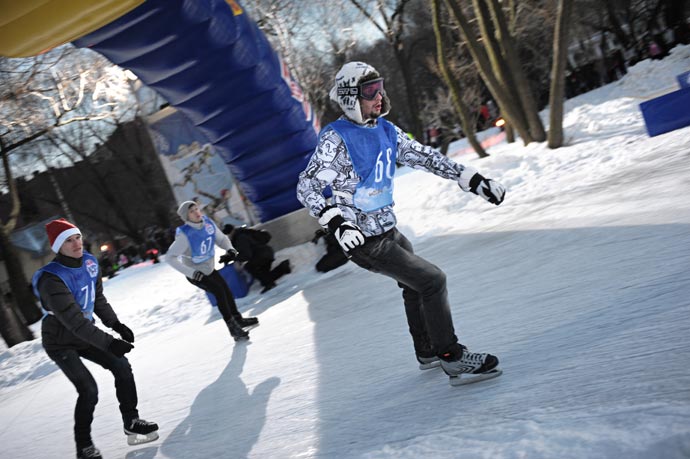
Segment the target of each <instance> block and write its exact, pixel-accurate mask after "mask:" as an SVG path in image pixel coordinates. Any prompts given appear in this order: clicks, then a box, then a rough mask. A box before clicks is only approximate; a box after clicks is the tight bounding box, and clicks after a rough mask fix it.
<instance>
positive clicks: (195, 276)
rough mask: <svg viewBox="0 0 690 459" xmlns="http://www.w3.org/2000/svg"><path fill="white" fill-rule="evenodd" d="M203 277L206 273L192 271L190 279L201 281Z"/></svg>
mask: <svg viewBox="0 0 690 459" xmlns="http://www.w3.org/2000/svg"><path fill="white" fill-rule="evenodd" d="M204 277H206V275H205V274H204V273H202V272H201V271H194V274H192V279H194V280H195V281H197V282H201V281H202V280H204Z"/></svg>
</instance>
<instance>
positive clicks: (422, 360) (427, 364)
mask: <svg viewBox="0 0 690 459" xmlns="http://www.w3.org/2000/svg"><path fill="white" fill-rule="evenodd" d="M417 362H419V369H420V370H430V369H432V368H436V367H438V366H440V365H441V360H440V359H439V358H438V357H436V356H435V355H421V354H417Z"/></svg>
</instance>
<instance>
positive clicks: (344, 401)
mask: <svg viewBox="0 0 690 459" xmlns="http://www.w3.org/2000/svg"><path fill="white" fill-rule="evenodd" d="M689 67H690V47H688V46H685V47H677V48H676V49H674V50H673V52H672V54H671V56H669V57H668V58H666V59H664V60H662V61H654V62H652V61H643V62H641V63H639V64H638V65H637V66H635V67H633V68H631V69H630V72H629V74H628V75H626V77H625V78H623V79H622V80H620V81H618V82H616V83H613V84H610V85H608V86H605V87H602V88H600V89H598V90H595V91H592V92H589V93H587V94H583V95H581V96H579V97H577V98H574V99H571V100H569V101H567V103H566V107H565V108H566V113H565V119H564V126H565V132H566V143H567V146H566V147H563V148H559V149H556V150H550V149H548V148H547V147H546V146H545V145H544V144H531V145H528V146H527V147H524V146H522V145H521V144H520V143H515V144H505V143H501V144H499V145H496V146H493V147H491V148H490V149H489V153H490V154H491V156H490V157H489V158H486V159H481V160H480V159H478V158H476V155H469V154H463V155H458V156H456V157H455V159H457V160H458V161H460V162H462V163H464V164H468V165H472V166H475V167H477V168H478V169H479V170H480V171H481V172H482V173H483V174H484V175H485V176H488V177H492V178H495V179H497V180H499V181H501V182H502V183H503V184H504V185H506V186H507V188H508V190H509V191H508V194H507V198H506V200H505V202H504V203H503V205H501V206H500V207H494V206H492V205H489V204H488V203H486V202H485V201H483V200H482V199H481V198H478V197H477V196H474V195H471V194H467V193H463V192H461V191H460V190H459V188H458V187H457V185H456V184H454V183H451V182H448V181H444V180H442V179H440V178H437V177H435V176H433V175H431V174H425V173H423V172H418V171H414V172H412V171H401V172H405V173H401V174H399V177H398V178H397V179H396V188H395V200H396V203H397V207H396V209H397V211H398V217H399V221H400V224H399V228H400V229H401V231H403V232H404V233H405V234H406V235H407V236H408V237H409V238H410V239H411V240H412V242H413V243H414V244H415V248H416V251H417V252H418V253H419V254H421V255H422V256H424V257H425V258H427V259H429V260H430V261H432V262H434V263H436V264H437V265H438V266H440V267H441V268H442V269H443V270H444V271H445V272H446V273H447V276H448V286H449V296H450V300H451V304H452V307H453V317H454V320H455V326H456V332H457V334H458V336H459V338H460V341H461V342H462V343H464V344H466V345H468V347H470V349H473V350H475V351H480V352H491V353H494V354H496V355H498V356H499V358H500V359H501V368H502V369H503V370H504V374H503V375H502V376H501V377H499V378H496V379H493V380H490V381H485V382H481V383H477V384H474V385H469V386H461V387H451V386H450V385H449V384H448V378H447V377H446V376H445V375H444V374H443V372H442V371H441V370H440V369H433V370H428V371H420V370H419V369H418V368H417V365H416V362H415V360H414V354H413V350H412V345H411V340H410V338H409V336H408V333H407V331H406V322H405V317H404V311H403V307H402V301H401V297H400V291H399V289H398V288H397V286H396V284H395V282H393V281H391V280H389V279H387V278H384V277H382V276H379V275H375V274H371V273H368V272H367V271H364V270H362V269H360V268H358V267H357V266H355V265H353V264H352V263H348V264H347V265H345V266H343V267H341V268H339V269H338V270H336V271H333V272H330V273H327V274H319V273H317V272H316V271H315V270H314V267H313V266H314V264H315V262H316V260H317V259H318V258H319V257H320V256H321V254H322V253H323V251H324V249H323V246H322V245H314V244H311V243H307V244H304V245H302V246H297V247H292V248H289V249H285V250H283V251H281V252H280V253H278V257H277V258H278V261H280V260H282V259H285V258H290V259H291V261H292V263H293V266H294V267H295V269H294V272H293V273H292V274H290V275H288V276H286V277H284V278H282V279H281V280H280V281H279V286H278V287H277V288H276V289H274V290H273V291H271V292H269V293H268V294H264V295H261V294H259V292H258V290H259V289H258V287H257V286H253V287H252V289H251V291H250V293H249V295H248V296H247V297H245V298H243V299H241V300H239V301H238V304H239V305H240V309H241V310H242V311H243V312H245V313H246V314H249V315H257V316H258V317H259V318H260V320H261V326H260V327H258V328H256V329H254V330H253V331H251V342H250V343H248V344H235V343H234V342H233V341H232V340H231V339H230V337H229V334H228V332H227V330H226V329H225V327H224V324H223V323H222V320H220V315H219V313H218V312H217V310H216V309H214V308H212V307H211V306H210V304H209V303H208V301H207V300H206V297H205V295H204V293H203V292H202V291H200V290H198V289H196V288H195V287H193V286H192V285H191V284H189V283H188V282H186V281H185V280H184V279H183V278H182V277H181V275H180V274H178V273H177V272H175V271H173V270H172V269H171V268H170V267H169V266H167V265H166V264H165V263H161V264H157V265H151V264H141V265H137V266H136V267H132V268H129V269H127V270H125V271H123V272H122V273H121V274H120V275H119V276H117V277H115V278H114V279H111V280H107V281H106V282H105V292H106V296H107V298H108V299H109V301H110V303H111V304H112V305H113V306H114V308H115V310H116V311H117V312H118V314H119V316H120V318H121V320H122V321H123V322H124V323H126V324H128V325H129V326H130V327H131V328H132V329H133V330H134V332H135V334H136V342H135V345H136V347H135V349H134V350H133V351H132V352H131V353H130V354H128V357H129V358H130V361H131V363H132V366H133V368H134V372H135V376H136V380H137V386H138V389H139V400H140V403H139V409H140V413H141V415H142V417H144V418H145V419H148V420H154V421H156V422H158V423H159V424H160V427H161V428H160V435H161V438H160V439H159V440H158V441H156V442H154V443H149V444H147V445H140V446H136V447H129V446H127V444H126V441H125V437H124V435H123V434H122V430H121V424H120V419H119V411H118V409H117V400H116V398H115V395H114V388H113V384H112V376H111V375H110V373H108V372H107V371H105V370H102V369H101V368H97V367H96V366H94V365H92V364H89V366H90V368H92V370H93V374H94V376H95V378H96V380H97V381H98V384H99V388H100V394H99V399H100V401H99V404H98V406H97V408H96V417H95V421H94V424H93V438H94V441H95V443H96V445H97V446H98V447H99V448H100V449H101V451H102V452H103V455H104V457H106V458H115V457H118V458H123V457H124V458H127V459H133V458H138V459H154V458H169V459H194V458H221V457H222V458H366V459H375V458H422V457H423V458H472V459H474V458H556V457H558V458H582V457H588V458H622V457H625V458H685V457H688V456H690V340H689V339H688V336H690V270H689V269H688V267H689V266H690V199H688V192H690V178H689V177H690V128H685V129H680V130H677V131H674V132H671V133H668V134H664V135H661V136H657V137H653V138H650V137H648V136H647V134H646V131H645V128H644V123H643V120H642V116H641V113H640V110H639V107H638V104H639V103H640V102H641V101H643V100H645V99H648V98H651V97H655V96H657V95H659V94H661V93H664V92H668V91H671V90H673V89H675V76H676V75H677V74H679V73H682V72H684V71H687V70H688V68H689ZM542 117H543V119H545V120H547V119H548V114H547V113H542ZM461 149H462V145H455V146H454V147H453V148H451V151H454V150H461ZM34 330H38V329H37V328H36V326H34ZM37 335H40V333H37ZM3 350H4V352H2V354H0V370H1V371H0V444H1V445H2V456H3V457H7V458H13V459H22V458H44V457H51V458H69V457H74V446H73V440H72V414H73V409H74V403H75V399H76V394H75V391H74V389H73V387H72V386H71V384H70V383H69V382H68V381H67V379H66V378H65V377H64V376H63V375H62V373H61V372H60V371H58V370H57V368H56V366H55V365H54V364H53V363H52V362H51V361H50V360H49V359H48V358H47V356H46V355H45V352H44V351H43V350H42V348H41V345H40V339H36V340H34V341H32V342H27V343H22V344H20V345H18V346H15V347H13V348H11V349H9V350H6V349H4V348H3Z"/></svg>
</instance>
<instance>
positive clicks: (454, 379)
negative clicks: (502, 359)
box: [450, 368, 503, 386]
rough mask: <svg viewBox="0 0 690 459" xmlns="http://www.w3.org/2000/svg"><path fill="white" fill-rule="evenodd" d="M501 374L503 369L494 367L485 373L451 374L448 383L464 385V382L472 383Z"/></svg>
mask: <svg viewBox="0 0 690 459" xmlns="http://www.w3.org/2000/svg"><path fill="white" fill-rule="evenodd" d="M502 374H503V370H501V369H500V368H494V369H493V370H489V371H487V372H485V373H479V374H471V373H465V374H462V375H460V376H451V377H450V385H451V386H464V385H465V384H472V383H476V382H479V381H486V380H487V379H493V378H496V377H497V376H501V375H502Z"/></svg>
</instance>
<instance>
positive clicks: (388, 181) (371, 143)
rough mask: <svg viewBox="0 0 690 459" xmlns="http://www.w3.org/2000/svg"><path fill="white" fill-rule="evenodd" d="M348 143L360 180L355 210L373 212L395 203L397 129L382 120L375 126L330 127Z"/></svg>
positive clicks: (342, 124) (340, 122)
mask: <svg viewBox="0 0 690 459" xmlns="http://www.w3.org/2000/svg"><path fill="white" fill-rule="evenodd" d="M328 127H330V128H332V129H333V130H334V131H335V132H337V133H338V135H340V137H341V138H342V139H343V141H344V142H345V146H346V147H347V152H348V154H349V155H350V159H351V160H352V166H353V167H354V169H355V172H356V173H357V175H359V177H360V181H359V183H358V184H357V188H356V189H355V194H354V196H353V202H354V205H355V207H357V208H358V209H361V210H363V211H365V212H371V211H374V210H377V209H380V208H382V207H386V206H390V205H392V204H393V176H394V175H395V161H396V158H397V152H398V134H397V132H396V130H395V126H394V125H393V124H392V123H390V122H388V121H386V120H385V119H383V118H379V119H378V123H377V124H376V127H373V128H371V127H364V126H360V125H358V124H354V123H351V122H349V121H345V120H337V121H334V122H332V123H331V124H329V125H328Z"/></svg>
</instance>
